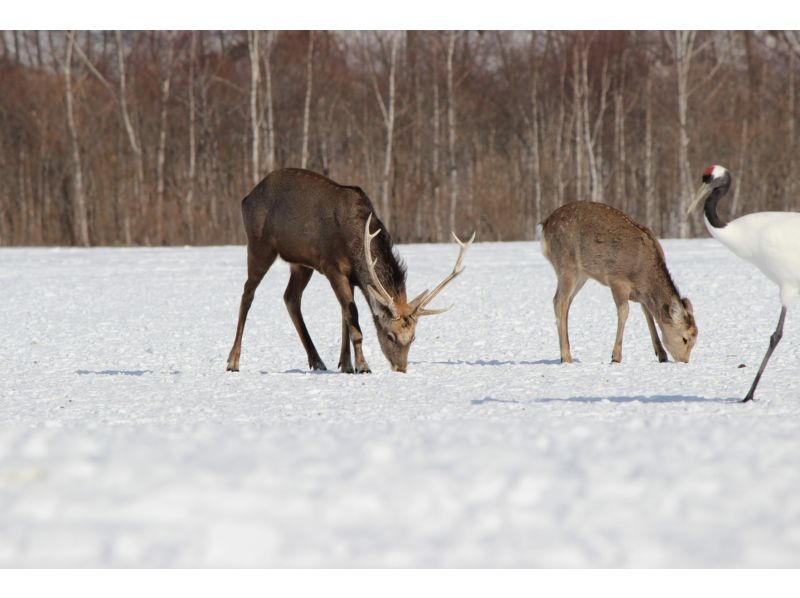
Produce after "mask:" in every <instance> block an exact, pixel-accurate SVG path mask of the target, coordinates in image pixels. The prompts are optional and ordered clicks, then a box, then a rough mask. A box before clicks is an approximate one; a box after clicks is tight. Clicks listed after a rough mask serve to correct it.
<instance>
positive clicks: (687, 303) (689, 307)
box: [681, 297, 694, 316]
mask: <svg viewBox="0 0 800 598" xmlns="http://www.w3.org/2000/svg"><path fill="white" fill-rule="evenodd" d="M681 303H683V307H685V308H686V311H687V312H689V315H690V316H693V315H694V307H693V306H692V302H691V301H689V299H687V298H686V297H684V298H683V299H681Z"/></svg>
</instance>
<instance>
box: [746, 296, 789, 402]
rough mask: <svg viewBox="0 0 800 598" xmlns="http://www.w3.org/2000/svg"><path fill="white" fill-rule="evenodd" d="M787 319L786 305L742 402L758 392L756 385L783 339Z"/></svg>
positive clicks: (750, 398)
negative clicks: (784, 323)
mask: <svg viewBox="0 0 800 598" xmlns="http://www.w3.org/2000/svg"><path fill="white" fill-rule="evenodd" d="M785 319H786V306H783V307H782V308H781V317H780V318H779V319H778V327H777V328H776V329H775V332H773V333H772V336H771V337H769V348H768V349H767V354H766V355H764V361H762V362H761V367H760V368H758V373H757V374H756V378H755V380H753V385H752V386H751V387H750V390H749V391H748V392H747V396H746V397H745V398H744V399H742V403H746V402H747V401H752V400H753V395H754V394H755V392H756V386H758V381H759V380H760V379H761V374H763V373H764V369H765V368H766V367H767V362H768V361H769V358H770V356H771V355H772V352H773V351H774V350H775V347H777V346H778V343H779V342H780V341H781V337H782V336H783V321H784V320H785Z"/></svg>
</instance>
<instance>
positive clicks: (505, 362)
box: [412, 359, 577, 366]
mask: <svg viewBox="0 0 800 598" xmlns="http://www.w3.org/2000/svg"><path fill="white" fill-rule="evenodd" d="M576 361H577V360H576ZM412 363H425V362H422V361H419V362H412ZM429 363H432V364H435V365H478V366H487V365H494V366H498V365H561V359H537V360H536V361H526V360H519V361H514V360H508V359H505V360H502V359H475V360H472V361H470V360H465V359H449V360H447V361H431V362H429Z"/></svg>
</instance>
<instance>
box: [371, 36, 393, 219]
mask: <svg viewBox="0 0 800 598" xmlns="http://www.w3.org/2000/svg"><path fill="white" fill-rule="evenodd" d="M398 41H399V37H398V35H397V34H393V35H392V47H391V51H390V59H389V60H390V62H389V98H388V106H387V105H386V104H385V103H384V101H383V96H382V95H381V92H380V90H379V89H378V84H377V81H375V80H374V79H373V82H374V83H375V93H376V94H377V96H378V103H379V105H380V108H381V112H382V113H383V124H384V127H385V128H386V149H385V151H384V156H383V175H382V177H381V219H382V220H383V221H384V223H385V224H386V227H387V228H391V222H392V209H391V205H390V201H389V199H390V198H389V187H390V185H389V183H390V176H391V173H392V149H393V143H394V118H395V95H396V94H395V70H396V65H397V47H398Z"/></svg>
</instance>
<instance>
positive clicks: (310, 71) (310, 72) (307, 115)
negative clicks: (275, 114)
mask: <svg viewBox="0 0 800 598" xmlns="http://www.w3.org/2000/svg"><path fill="white" fill-rule="evenodd" d="M313 66H314V32H313V31H309V32H308V62H307V63H306V101H305V104H304V107H303V148H302V151H301V152H300V156H301V158H300V168H306V167H307V166H308V129H309V121H310V119H311V86H312V83H313V76H314V68H313Z"/></svg>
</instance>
